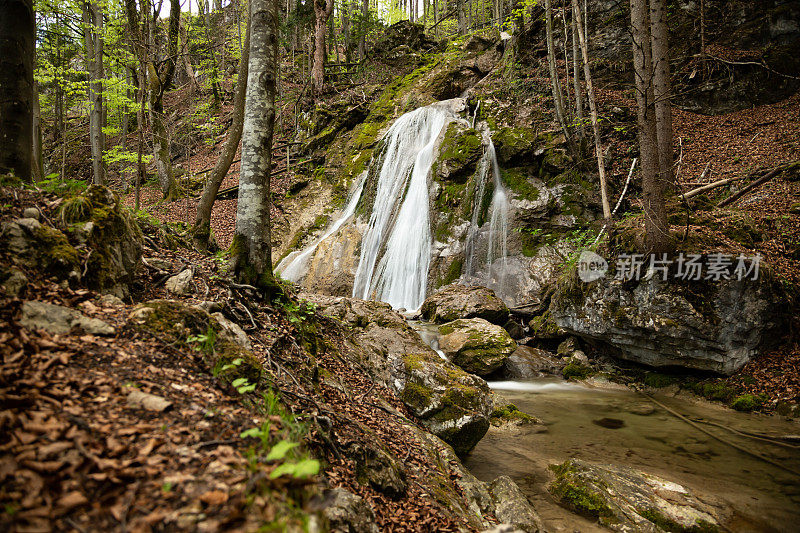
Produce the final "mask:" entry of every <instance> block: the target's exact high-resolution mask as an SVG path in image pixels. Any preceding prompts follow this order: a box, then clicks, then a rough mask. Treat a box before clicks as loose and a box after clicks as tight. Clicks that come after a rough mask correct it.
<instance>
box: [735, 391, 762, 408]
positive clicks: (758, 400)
mask: <svg viewBox="0 0 800 533" xmlns="http://www.w3.org/2000/svg"><path fill="white" fill-rule="evenodd" d="M766 400H767V399H766V397H765V396H763V395H758V396H756V395H754V394H742V395H741V396H737V397H736V399H734V400H733V402H731V407H733V408H734V409H736V410H737V411H744V412H750V411H756V410H758V409H761V408H762V407H764V403H765V402H766Z"/></svg>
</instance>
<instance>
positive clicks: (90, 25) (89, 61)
mask: <svg viewBox="0 0 800 533" xmlns="http://www.w3.org/2000/svg"><path fill="white" fill-rule="evenodd" d="M83 24H84V28H83V32H84V41H85V45H86V66H87V70H89V78H90V79H89V101H90V102H91V104H92V109H91V111H90V112H89V144H90V146H91V148H92V181H93V183H95V184H96V185H102V184H103V183H105V181H106V172H105V165H104V164H103V150H105V135H103V82H102V81H101V80H102V79H103V78H104V77H105V75H104V69H103V12H102V10H101V9H100V6H98V5H97V3H95V2H92V3H89V2H86V3H84V5H83Z"/></svg>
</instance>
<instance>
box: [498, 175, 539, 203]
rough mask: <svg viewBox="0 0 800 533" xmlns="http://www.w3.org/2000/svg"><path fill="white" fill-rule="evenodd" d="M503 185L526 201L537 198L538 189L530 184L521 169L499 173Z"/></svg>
mask: <svg viewBox="0 0 800 533" xmlns="http://www.w3.org/2000/svg"><path fill="white" fill-rule="evenodd" d="M501 174H502V176H503V183H505V184H506V186H507V187H508V188H509V189H511V190H512V191H514V192H515V193H517V194H518V195H520V196H521V197H522V198H524V199H526V200H536V199H537V198H539V189H538V188H536V187H535V186H534V185H533V183H531V182H530V180H529V179H528V177H527V176H526V175H525V171H524V170H523V169H518V168H512V169H509V170H505V171H501Z"/></svg>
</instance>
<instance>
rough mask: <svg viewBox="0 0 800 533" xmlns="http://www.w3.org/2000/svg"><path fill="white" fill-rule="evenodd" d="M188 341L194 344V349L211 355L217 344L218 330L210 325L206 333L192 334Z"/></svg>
mask: <svg viewBox="0 0 800 533" xmlns="http://www.w3.org/2000/svg"><path fill="white" fill-rule="evenodd" d="M186 342H188V343H189V344H194V346H193V348H194V351H196V352H203V353H205V354H209V355H210V354H213V353H214V346H215V345H216V344H217V332H216V331H214V328H212V327H210V326H209V327H208V329H206V332H205V333H203V334H200V335H192V336H190V337H188V338H187V339H186ZM239 364H241V363H239Z"/></svg>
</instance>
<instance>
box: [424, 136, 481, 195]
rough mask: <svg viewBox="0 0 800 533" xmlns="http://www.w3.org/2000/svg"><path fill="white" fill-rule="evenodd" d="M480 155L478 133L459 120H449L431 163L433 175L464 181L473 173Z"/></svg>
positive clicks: (457, 181)
mask: <svg viewBox="0 0 800 533" xmlns="http://www.w3.org/2000/svg"><path fill="white" fill-rule="evenodd" d="M482 156H483V141H482V140H481V137H480V134H479V133H478V132H477V131H476V130H475V129H473V128H467V127H465V126H464V125H463V124H460V123H459V122H451V123H450V124H448V125H447V128H446V129H445V131H444V133H443V136H442V138H441V144H440V145H439V155H438V157H437V159H436V161H435V162H434V164H433V169H434V175H435V176H437V177H438V178H439V179H442V180H447V181H453V182H456V183H464V182H466V181H467V179H468V178H469V177H470V176H472V175H473V174H474V173H475V169H476V168H477V167H478V162H479V161H480V159H481V157H482Z"/></svg>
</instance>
